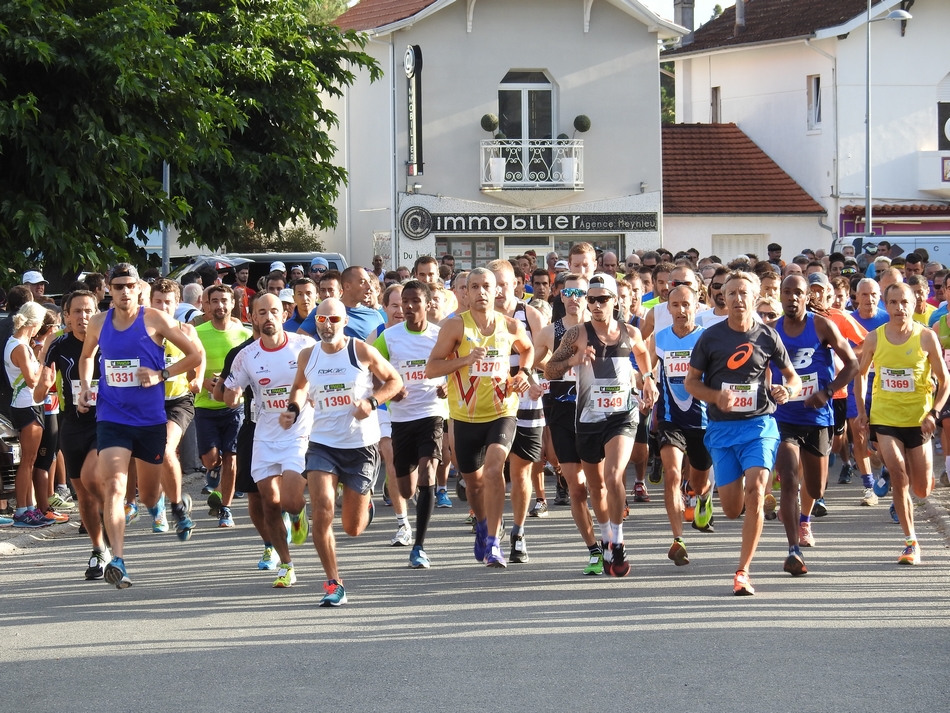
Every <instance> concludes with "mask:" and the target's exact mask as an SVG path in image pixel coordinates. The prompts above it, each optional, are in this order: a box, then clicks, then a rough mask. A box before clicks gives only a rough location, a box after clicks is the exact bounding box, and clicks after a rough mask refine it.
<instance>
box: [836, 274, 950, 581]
mask: <svg viewBox="0 0 950 713" xmlns="http://www.w3.org/2000/svg"><path fill="white" fill-rule="evenodd" d="M915 302H916V298H915V297H914V292H913V290H912V289H911V288H910V287H908V286H907V285H905V284H903V283H897V284H893V285H891V286H890V287H888V288H887V290H886V291H885V292H884V308H885V309H886V310H887V314H888V315H889V316H890V318H891V319H890V321H889V322H888V323H887V324H885V325H883V326H880V327H878V328H877V329H875V330H874V331H873V332H871V333H870V334H869V335H868V337H867V339H865V340H864V349H863V351H862V352H861V362H860V365H859V371H858V378H857V380H856V383H855V387H854V398H855V401H856V402H857V406H858V416H857V424H858V427H859V428H866V427H867V424H868V417H867V416H865V415H864V413H865V412H864V385H865V374H866V373H867V371H868V369H869V368H870V366H871V362H872V361H873V362H874V368H875V370H876V373H875V376H874V385H873V391H872V393H873V396H874V398H873V401H872V403H871V416H870V424H871V440H873V441H876V442H877V445H878V450H879V451H880V453H881V457H882V458H883V459H884V465H886V466H887V469H888V471H890V474H891V487H892V488H893V489H894V509H895V510H896V512H897V518H898V521H899V522H900V526H901V528H902V529H903V530H904V537H905V542H904V549H903V550H902V551H901V554H900V557H898V559H897V563H898V564H906V565H915V564H919V563H920V545H919V544H918V542H917V533H916V531H915V529H914V503H913V501H912V500H911V497H910V494H911V490H913V493H914V495H916V496H917V497H919V498H926V497H927V496H928V495H930V493H931V491H932V490H933V487H934V479H933V449H932V448H931V446H930V438H931V437H932V436H933V434H934V430H935V429H936V427H937V423H936V418H937V414H939V413H940V411H941V410H942V409H943V406H944V404H945V403H946V401H947V395H948V393H950V382H948V381H947V367H946V365H945V364H944V362H943V354H942V352H941V350H940V343H939V342H938V340H937V335H936V334H935V333H934V332H933V331H931V330H929V329H927V328H926V327H924V326H923V325H921V324H920V323H919V322H916V321H914V312H915V308H916V304H915ZM931 376H934V377H936V379H937V393H936V396H935V395H934V393H933V384H932V382H931Z"/></svg>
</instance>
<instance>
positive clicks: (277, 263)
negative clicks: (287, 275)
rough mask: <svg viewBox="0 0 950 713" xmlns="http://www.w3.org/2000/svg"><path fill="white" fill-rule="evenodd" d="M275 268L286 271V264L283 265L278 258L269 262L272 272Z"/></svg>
mask: <svg viewBox="0 0 950 713" xmlns="http://www.w3.org/2000/svg"><path fill="white" fill-rule="evenodd" d="M275 270H280V271H281V272H287V266H286V265H284V263H282V262H281V261H280V260H275V261H274V262H272V263H271V264H270V271H271V272H274V271H275Z"/></svg>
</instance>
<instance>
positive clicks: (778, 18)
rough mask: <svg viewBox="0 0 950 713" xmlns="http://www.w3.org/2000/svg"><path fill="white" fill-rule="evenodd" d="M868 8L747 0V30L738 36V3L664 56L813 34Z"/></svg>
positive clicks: (860, 0)
mask: <svg viewBox="0 0 950 713" xmlns="http://www.w3.org/2000/svg"><path fill="white" fill-rule="evenodd" d="M881 1H883V0H879V2H881ZM874 4H875V5H877V4H878V3H877V2H875V3H874ZM872 7H873V6H872ZM867 9H868V3H867V0H746V3H745V27H746V29H745V31H744V32H742V33H741V34H739V36H738V37H737V36H736V33H735V25H736V9H735V6H733V7H728V8H726V9H725V10H724V11H723V13H722V14H721V15H720V16H719V17H717V18H716V19H715V20H710V21H709V22H707V23H706V24H705V25H703V26H702V27H700V28H699V29H697V30H696V32H695V33H694V39H693V42H692V43H691V44H688V45H685V46H684V47H680V48H677V49H673V50H668V51H666V52H664V53H663V57H667V56H674V55H678V54H685V53H687V52H696V51H699V50H707V49H715V48H718V47H729V46H732V45H744V44H752V43H756V42H774V41H778V40H784V39H789V38H792V37H811V36H813V35H814V34H815V32H817V31H818V30H821V29H824V28H826V27H836V26H838V25H841V24H844V23H845V22H847V21H848V20H851V19H852V18H855V17H857V16H858V15H860V14H862V13H866V12H867Z"/></svg>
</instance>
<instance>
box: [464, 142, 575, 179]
mask: <svg viewBox="0 0 950 713" xmlns="http://www.w3.org/2000/svg"><path fill="white" fill-rule="evenodd" d="M481 187H482V188H517V189H524V188H542V189H543V188H546V189H551V188H569V189H572V190H580V189H582V188H583V187H584V141H583V140H582V139H531V140H529V141H522V140H520V139H489V140H486V141H482V142H481Z"/></svg>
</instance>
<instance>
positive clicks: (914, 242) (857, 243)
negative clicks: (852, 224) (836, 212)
mask: <svg viewBox="0 0 950 713" xmlns="http://www.w3.org/2000/svg"><path fill="white" fill-rule="evenodd" d="M883 240H886V241H887V242H889V243H890V244H891V251H890V253H889V254H888V257H889V258H891V259H893V258H895V257H900V256H901V255H906V254H907V253H910V252H913V251H914V250H916V249H917V248H924V249H925V250H926V251H927V254H928V255H929V256H930V259H931V260H932V261H934V262H939V263H942V264H943V265H945V266H947V267H950V234H946V233H931V234H925V233H891V234H890V235H875V236H873V237H871V238H869V239H865V236H863V235H848V236H845V237H843V238H837V239H836V240H834V241H833V242H832V245H831V251H832V252H840V251H841V248H842V247H843V246H845V245H854V254H855V255H861V254H862V253H865V252H866V253H867V254H868V255H876V254H877V246H878V243H880V242H881V241H883Z"/></svg>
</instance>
